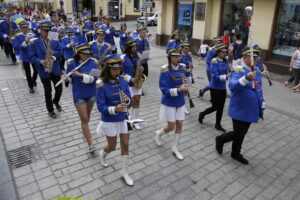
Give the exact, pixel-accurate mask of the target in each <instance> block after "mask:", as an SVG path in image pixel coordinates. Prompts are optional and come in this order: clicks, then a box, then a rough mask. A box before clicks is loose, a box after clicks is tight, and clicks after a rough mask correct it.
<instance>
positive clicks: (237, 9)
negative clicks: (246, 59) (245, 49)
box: [220, 0, 253, 44]
mask: <svg viewBox="0 0 300 200" xmlns="http://www.w3.org/2000/svg"><path fill="white" fill-rule="evenodd" d="M252 5H253V0H224V9H223V16H222V23H221V33H220V35H221V36H222V35H223V33H224V31H225V30H228V31H229V33H230V36H231V39H233V36H234V33H236V32H239V33H240V34H241V36H242V39H243V42H244V44H247V42H248V33H249V28H248V26H246V22H247V19H248V17H247V14H246V12H245V8H246V7H247V6H252Z"/></svg>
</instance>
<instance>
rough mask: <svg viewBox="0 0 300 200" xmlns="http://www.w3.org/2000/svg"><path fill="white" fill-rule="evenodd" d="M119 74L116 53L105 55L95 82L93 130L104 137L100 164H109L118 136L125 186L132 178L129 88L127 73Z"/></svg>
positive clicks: (119, 60) (119, 67)
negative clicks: (127, 118) (95, 124)
mask: <svg viewBox="0 0 300 200" xmlns="http://www.w3.org/2000/svg"><path fill="white" fill-rule="evenodd" d="M121 75H122V59H121V58H120V56H119V55H116V54H114V55H110V56H108V58H106V60H105V62H104V69H103V71H102V73H101V82H100V83H99V84H97V87H98V86H99V87H98V88H97V108H98V110H99V111H100V112H101V121H100V123H99V125H98V127H97V133H99V134H100V133H102V134H104V135H105V136H106V140H107V145H106V146H105V147H104V149H103V150H101V151H100V161H101V164H102V165H103V166H104V167H107V166H108V165H109V163H108V160H107V155H108V154H109V153H110V152H112V151H114V150H115V149H116V144H117V136H118V135H119V136H120V143H121V144H120V146H121V157H122V177H123V178H124V180H125V182H126V184H127V185H130V186H132V185H133V180H132V178H131V177H130V176H129V173H128V162H129V159H128V154H129V137H130V134H129V132H128V126H127V124H126V122H125V115H126V111H127V106H129V105H130V91H129V88H128V79H127V76H124V77H123V76H121Z"/></svg>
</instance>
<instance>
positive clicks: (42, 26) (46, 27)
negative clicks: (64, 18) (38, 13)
mask: <svg viewBox="0 0 300 200" xmlns="http://www.w3.org/2000/svg"><path fill="white" fill-rule="evenodd" d="M39 28H40V29H42V30H46V31H51V28H52V24H51V22H49V21H43V22H41V23H40V24H39Z"/></svg>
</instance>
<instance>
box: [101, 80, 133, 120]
mask: <svg viewBox="0 0 300 200" xmlns="http://www.w3.org/2000/svg"><path fill="white" fill-rule="evenodd" d="M120 85H121V88H122V91H123V92H124V93H125V94H126V95H127V96H128V97H129V98H130V96H131V95H130V91H129V87H128V82H127V81H126V80H124V79H123V78H122V77H120ZM120 103H121V100H120V95H119V89H118V84H117V83H116V82H115V81H113V80H112V81H109V82H106V83H104V82H103V81H101V83H100V87H99V88H97V108H98V110H99V111H100V112H101V121H103V122H122V121H124V120H125V112H116V113H112V111H111V110H112V108H113V107H115V106H117V105H118V104H120Z"/></svg>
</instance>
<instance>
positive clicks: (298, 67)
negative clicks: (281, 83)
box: [285, 43, 300, 86]
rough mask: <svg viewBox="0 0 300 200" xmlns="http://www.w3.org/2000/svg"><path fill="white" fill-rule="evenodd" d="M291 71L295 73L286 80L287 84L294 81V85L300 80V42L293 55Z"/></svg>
mask: <svg viewBox="0 0 300 200" xmlns="http://www.w3.org/2000/svg"><path fill="white" fill-rule="evenodd" d="M289 72H291V73H293V75H292V76H291V77H290V79H289V80H287V81H286V82H285V86H289V85H291V84H292V82H293V81H294V85H295V86H297V85H298V84H299V80H300V43H299V44H298V45H297V47H296V50H295V52H294V53H293V55H292V58H291V62H290V67H289Z"/></svg>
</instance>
